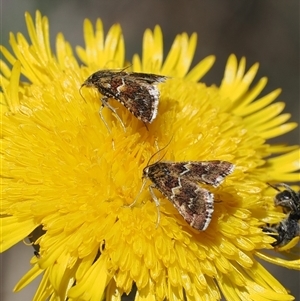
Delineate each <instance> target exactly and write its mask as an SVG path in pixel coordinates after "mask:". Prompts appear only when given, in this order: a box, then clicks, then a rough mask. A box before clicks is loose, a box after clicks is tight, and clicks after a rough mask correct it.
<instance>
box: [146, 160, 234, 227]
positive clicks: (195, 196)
mask: <svg viewBox="0 0 300 301" xmlns="http://www.w3.org/2000/svg"><path fill="white" fill-rule="evenodd" d="M234 168H235V166H234V165H233V164H232V163H230V162H227V161H220V160H214V161H186V162H159V161H158V162H156V163H154V164H151V165H147V166H146V167H145V168H144V169H143V179H144V182H143V185H142V188H141V191H142V189H143V188H144V185H145V183H146V179H150V180H151V181H152V183H153V184H152V185H150V186H149V190H150V193H151V196H152V198H153V200H154V201H155V204H156V206H159V200H158V198H157V197H156V195H155V193H154V191H153V188H156V189H158V190H159V191H160V192H161V193H162V194H163V195H164V196H166V197H167V198H168V200H169V201H171V202H172V204H173V205H174V207H175V208H176V209H177V210H178V212H179V213H180V214H181V215H182V217H183V218H184V219H185V221H186V222H187V223H188V224H189V225H190V226H192V227H193V228H195V229H197V230H200V231H204V230H206V229H207V227H208V226H209V223H210V221H211V218H212V214H213V212H214V195H213V193H211V192H210V191H208V190H207V189H205V188H202V187H200V186H199V185H198V183H204V184H209V185H212V186H213V187H217V186H219V185H220V184H221V183H222V182H223V180H224V178H225V177H226V176H228V175H229V174H231V173H232V172H233V170H234ZM158 222H159V216H158Z"/></svg>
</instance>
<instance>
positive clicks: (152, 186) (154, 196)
mask: <svg viewBox="0 0 300 301" xmlns="http://www.w3.org/2000/svg"><path fill="white" fill-rule="evenodd" d="M153 188H155V185H151V186H149V191H150V193H151V196H152V199H153V201H154V203H155V205H156V208H157V220H156V228H157V227H158V225H159V222H160V211H159V206H160V202H159V200H158V198H157V197H156V195H155V193H154V191H153Z"/></svg>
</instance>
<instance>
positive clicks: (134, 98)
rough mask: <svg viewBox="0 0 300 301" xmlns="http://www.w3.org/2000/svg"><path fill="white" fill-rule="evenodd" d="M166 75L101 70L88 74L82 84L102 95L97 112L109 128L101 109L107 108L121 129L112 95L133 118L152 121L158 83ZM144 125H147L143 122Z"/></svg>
mask: <svg viewBox="0 0 300 301" xmlns="http://www.w3.org/2000/svg"><path fill="white" fill-rule="evenodd" d="M166 79H167V77H165V76H162V75H156V74H148V73H137V72H125V71H123V70H122V71H113V70H100V71H97V72H95V73H93V74H92V75H91V76H89V77H88V78H87V79H86V80H85V81H84V83H83V84H82V85H81V88H82V87H83V86H86V87H93V88H96V89H97V90H98V91H99V92H100V93H101V94H102V97H101V98H100V100H101V102H102V105H101V108H100V111H99V114H100V117H101V119H102V121H103V122H104V124H105V126H106V127H107V128H108V130H109V127H108V124H107V123H106V121H105V119H104V117H103V115H102V109H103V108H104V107H107V108H109V109H110V110H111V111H112V112H113V113H115V116H116V118H117V119H118V120H119V121H120V123H121V125H122V127H123V129H124V131H126V130H125V126H124V123H123V122H122V120H121V118H120V117H119V115H118V114H117V111H116V109H115V108H114V107H112V106H111V105H110V104H109V103H108V100H109V98H113V99H115V100H117V101H118V102H120V103H121V104H122V105H123V106H124V107H125V108H126V109H127V110H128V111H129V112H131V113H132V114H133V115H134V116H135V117H136V118H138V119H139V120H141V121H142V122H143V123H144V124H145V125H146V124H147V123H151V122H152V121H153V120H154V119H155V118H156V116H157V110H158V104H159V97H160V93H159V90H158V88H157V86H156V85H157V84H159V83H162V82H164V81H165V80H166ZM146 127H147V125H146Z"/></svg>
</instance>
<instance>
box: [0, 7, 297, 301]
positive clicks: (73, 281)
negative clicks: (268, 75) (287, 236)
mask: <svg viewBox="0 0 300 301" xmlns="http://www.w3.org/2000/svg"><path fill="white" fill-rule="evenodd" d="M26 23H27V28H28V32H29V36H30V41H27V40H26V39H25V37H24V36H23V35H22V34H20V33H18V34H17V35H16V36H15V35H13V34H11V36H10V45H11V47H12V52H10V51H9V50H7V49H6V48H4V47H3V46H2V47H1V52H2V54H3V56H4V57H5V58H6V60H7V61H8V63H9V64H10V65H12V66H13V67H12V68H11V67H10V66H9V65H8V64H7V63H5V62H4V61H1V89H2V93H1V107H2V112H1V115H2V116H1V138H2V139H1V142H2V143H1V154H2V156H1V165H2V170H1V173H2V199H1V232H2V239H1V252H3V251H5V250H7V249H9V248H10V247H12V246H13V245H15V244H16V243H17V242H19V241H21V240H23V239H24V238H26V237H27V236H29V235H30V233H31V232H32V231H33V230H34V229H36V228H38V227H42V228H43V233H42V234H41V236H40V237H38V238H36V240H35V244H38V245H39V246H40V251H39V256H34V257H33V258H32V260H31V263H32V268H31V269H30V270H29V271H28V273H27V274H26V275H25V276H24V277H23V278H22V279H21V280H20V281H19V283H18V284H17V285H16V287H15V291H19V290H21V289H22V288H23V287H25V286H26V285H28V283H30V282H31V281H32V280H33V279H35V278H36V277H37V276H38V275H40V274H42V275H43V276H42V280H41V283H40V286H39V288H38V290H37V292H36V294H35V297H34V300H47V299H48V298H50V299H51V300H54V299H55V300H66V299H67V298H69V299H68V300H86V301H87V300H92V301H96V300H97V301H98V300H102V299H103V298H105V299H106V300H120V299H121V296H122V295H123V294H129V293H130V292H131V291H132V290H133V288H134V287H136V294H135V300H184V299H186V300H220V298H221V296H222V295H223V296H224V297H225V298H226V299H227V300H231V301H232V300H233V301H234V300H293V296H291V295H290V294H289V293H288V292H287V290H286V289H285V288H284V287H283V286H282V285H281V284H280V283H279V282H278V281H277V280H276V279H275V278H274V277H273V276H272V275H271V274H270V273H269V272H268V271H267V270H266V269H265V268H264V267H263V266H262V265H261V264H260V263H259V262H258V261H257V258H258V257H260V258H263V259H264V260H266V261H270V262H272V263H274V264H277V265H281V266H284V267H287V268H292V269H299V263H300V260H299V254H298V255H296V256H294V257H290V258H288V257H286V258H285V259H283V258H279V256H277V255H276V253H275V254H271V255H270V253H268V252H266V250H268V249H269V250H271V249H273V247H272V246H271V244H272V243H273V242H274V238H273V237H271V236H269V235H268V233H265V232H264V231H263V230H262V226H263V225H265V224H266V223H278V222H279V221H280V220H281V219H282V218H283V217H284V214H283V213H282V212H280V211H279V210H278V208H275V207H274V204H273V197H274V191H272V190H271V188H270V187H268V185H267V184H266V183H267V182H295V181H298V180H299V147H298V146H283V145H269V144H267V143H266V139H269V138H272V137H276V136H279V135H282V134H284V133H286V132H288V131H290V130H292V129H294V128H295V127H296V124H295V123H287V120H288V119H289V115H288V114H281V112H282V110H283V108H284V104H283V103H282V102H276V103H273V101H274V100H275V99H276V97H277V96H278V94H279V90H276V91H274V92H271V93H270V94H268V95H266V96H263V97H260V98H258V97H259V94H260V93H261V91H262V90H263V88H264V87H265V85H266V82H267V80H266V79H265V78H263V79H261V80H260V81H258V83H257V84H256V85H254V86H251V85H252V82H253V80H254V77H255V75H256V72H257V70H258V65H257V64H256V65H254V66H252V67H251V68H250V69H249V70H246V60H245V59H244V58H243V59H242V60H241V61H240V62H238V61H237V59H236V57H235V56H233V55H232V56H230V58H229V60H228V63H227V66H226V69H225V75H224V79H223V81H222V84H221V85H220V86H219V87H218V86H210V87H208V86H206V85H205V84H204V83H201V82H199V80H200V79H201V78H202V76H203V75H204V74H205V73H206V72H207V71H208V70H209V69H210V68H211V66H212V64H213V62H214V57H213V56H210V57H207V58H205V59H204V60H203V61H201V62H200V63H199V64H197V65H196V66H195V67H194V68H193V69H192V70H190V71H189V69H190V65H191V61H192V59H193V55H194V51H195V47H196V42H197V37H196V35H195V34H193V35H192V36H190V37H189V36H188V35H187V34H185V33H184V34H180V35H178V36H177V37H176V38H175V41H174V43H173V45H172V47H171V50H170V52H169V53H168V55H167V57H166V58H165V59H164V56H163V35H162V32H161V29H160V28H159V27H158V26H157V27H155V29H154V31H153V32H152V31H151V30H146V32H145V35H144V44H143V54H142V57H140V56H138V55H135V56H134V57H133V60H132V62H131V63H129V64H128V63H126V62H125V46H124V39H123V36H122V31H121V28H120V26H119V25H114V26H112V27H111V29H110V30H109V32H108V34H107V36H106V37H105V36H104V34H103V28H102V23H101V21H100V20H98V21H97V22H96V28H95V30H94V29H93V26H92V24H91V23H90V21H88V20H86V21H85V22H84V37H85V43H86V46H85V47H84V48H81V47H78V48H77V49H76V50H77V54H78V56H79V58H80V60H81V61H82V62H83V64H84V65H83V66H82V65H81V64H80V63H78V62H77V60H76V59H75V57H74V54H73V51H72V48H71V46H70V45H69V44H68V42H66V41H65V40H64V37H63V35H62V34H59V35H58V37H57V40H56V53H53V51H52V49H51V48H50V43H49V31H48V20H47V18H46V17H42V16H41V14H40V13H39V12H37V14H36V21H35V23H34V22H33V20H32V18H31V17H30V15H29V14H26ZM128 65H129V66H130V67H129V68H128V69H129V70H130V69H131V70H132V71H135V72H145V73H154V74H161V75H164V76H167V77H169V79H168V80H167V81H166V82H165V83H162V84H159V85H158V87H159V90H160V103H159V111H158V116H157V118H156V119H155V120H154V122H153V123H151V124H150V125H148V126H147V127H148V129H147V128H146V127H145V125H144V124H143V123H142V122H141V121H140V120H138V119H137V118H135V117H134V116H133V115H132V114H131V113H130V112H129V111H127V110H126V109H125V108H124V107H123V106H122V105H121V104H119V103H117V102H116V101H114V100H110V102H111V103H112V105H113V106H114V108H116V109H117V112H118V115H119V116H120V118H121V120H122V121H123V122H124V125H125V127H126V132H125V133H124V131H123V129H122V126H121V125H120V123H119V122H118V120H116V117H115V115H114V114H112V112H111V111H110V110H108V109H107V108H104V109H103V115H104V117H105V120H106V121H107V123H108V124H109V126H110V129H111V131H110V132H109V131H108V130H107V128H106V127H105V124H104V123H103V121H102V120H101V118H100V117H99V108H100V104H101V103H100V101H99V97H100V95H99V93H98V92H97V91H96V90H95V89H86V88H83V89H82V94H83V95H84V99H85V100H84V99H83V97H82V96H81V95H80V93H79V88H80V87H81V84H82V83H83V82H84V80H85V79H86V78H87V77H88V76H89V75H90V74H92V73H93V72H95V71H97V70H100V69H104V68H105V69H107V68H112V69H122V68H124V67H126V66H128ZM21 75H22V76H23V77H24V78H26V81H25V82H23V81H21V80H20V76H21ZM272 103H273V104H272ZM166 145H167V147H166V148H165V150H164V152H163V153H165V155H164V159H163V160H166V161H168V160H169V161H171V162H181V161H209V160H224V161H229V162H232V163H233V164H234V165H235V171H234V172H233V173H232V174H231V175H229V176H228V177H226V180H225V181H224V183H223V184H222V185H220V186H219V187H218V188H214V187H209V186H207V187H206V186H205V187H206V188H207V189H209V190H210V192H211V193H213V194H214V195H215V199H216V202H215V206H214V207H215V208H214V212H213V216H212V220H211V222H210V225H209V227H208V228H207V229H206V231H197V230H195V229H193V228H192V227H191V226H190V225H189V224H188V223H186V222H185V221H184V219H183V218H182V216H181V215H180V214H179V212H178V211H177V210H176V209H175V208H174V207H173V205H172V203H171V202H170V201H169V200H168V199H166V198H165V197H163V195H162V194H161V193H160V192H159V191H156V190H155V195H156V197H157V198H158V199H159V202H160V206H159V208H157V207H156V204H155V202H154V201H153V198H152V195H151V193H150V192H149V190H148V189H147V186H146V187H145V189H143V190H142V192H141V194H140V195H139V197H138V199H137V202H136V203H135V204H134V206H132V207H129V205H130V204H132V203H133V201H134V200H135V199H136V197H137V195H138V194H139V191H140V187H141V184H142V179H141V177H142V172H143V168H144V167H145V166H146V165H147V162H148V160H149V158H150V157H151V156H152V155H153V154H155V153H156V152H157V150H158V149H162V148H163V147H165V146H166ZM161 159H162V155H160V154H157V156H155V157H154V159H153V160H152V162H151V163H153V162H155V161H157V160H161ZM149 185H151V183H149ZM158 213H159V214H160V220H159V223H157V216H158ZM294 244H295V243H294V242H293V243H291V244H289V245H288V247H286V248H285V249H289V248H290V247H291V246H293V245H294ZM285 249H283V250H280V249H279V250H278V251H279V252H282V253H284V252H285ZM284 254H285V253H284Z"/></svg>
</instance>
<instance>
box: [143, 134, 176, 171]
mask: <svg viewBox="0 0 300 301" xmlns="http://www.w3.org/2000/svg"><path fill="white" fill-rule="evenodd" d="M173 136H174V135H172V137H171V139H170V141H169V142H168V143H167V144H166V145H165V146H164V147H163V148H162V149H159V150H158V151H157V152H156V153H154V154H153V155H152V156H151V157H150V158H149V160H148V162H147V165H146V167H148V166H149V163H150V161H151V160H152V159H153V157H154V156H156V155H157V154H158V153H160V152H161V151H163V150H164V149H166V148H167V147H168V146H169V145H170V143H171V141H172V139H173ZM155 144H156V147H157V148H158V145H157V141H156V142H155ZM166 154H167V152H165V153H164V155H163V156H162V157H161V158H160V159H159V160H158V161H157V162H155V163H158V162H160V161H161V160H162V159H163V158H164V156H165V155H166ZM146 167H145V168H146Z"/></svg>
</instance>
